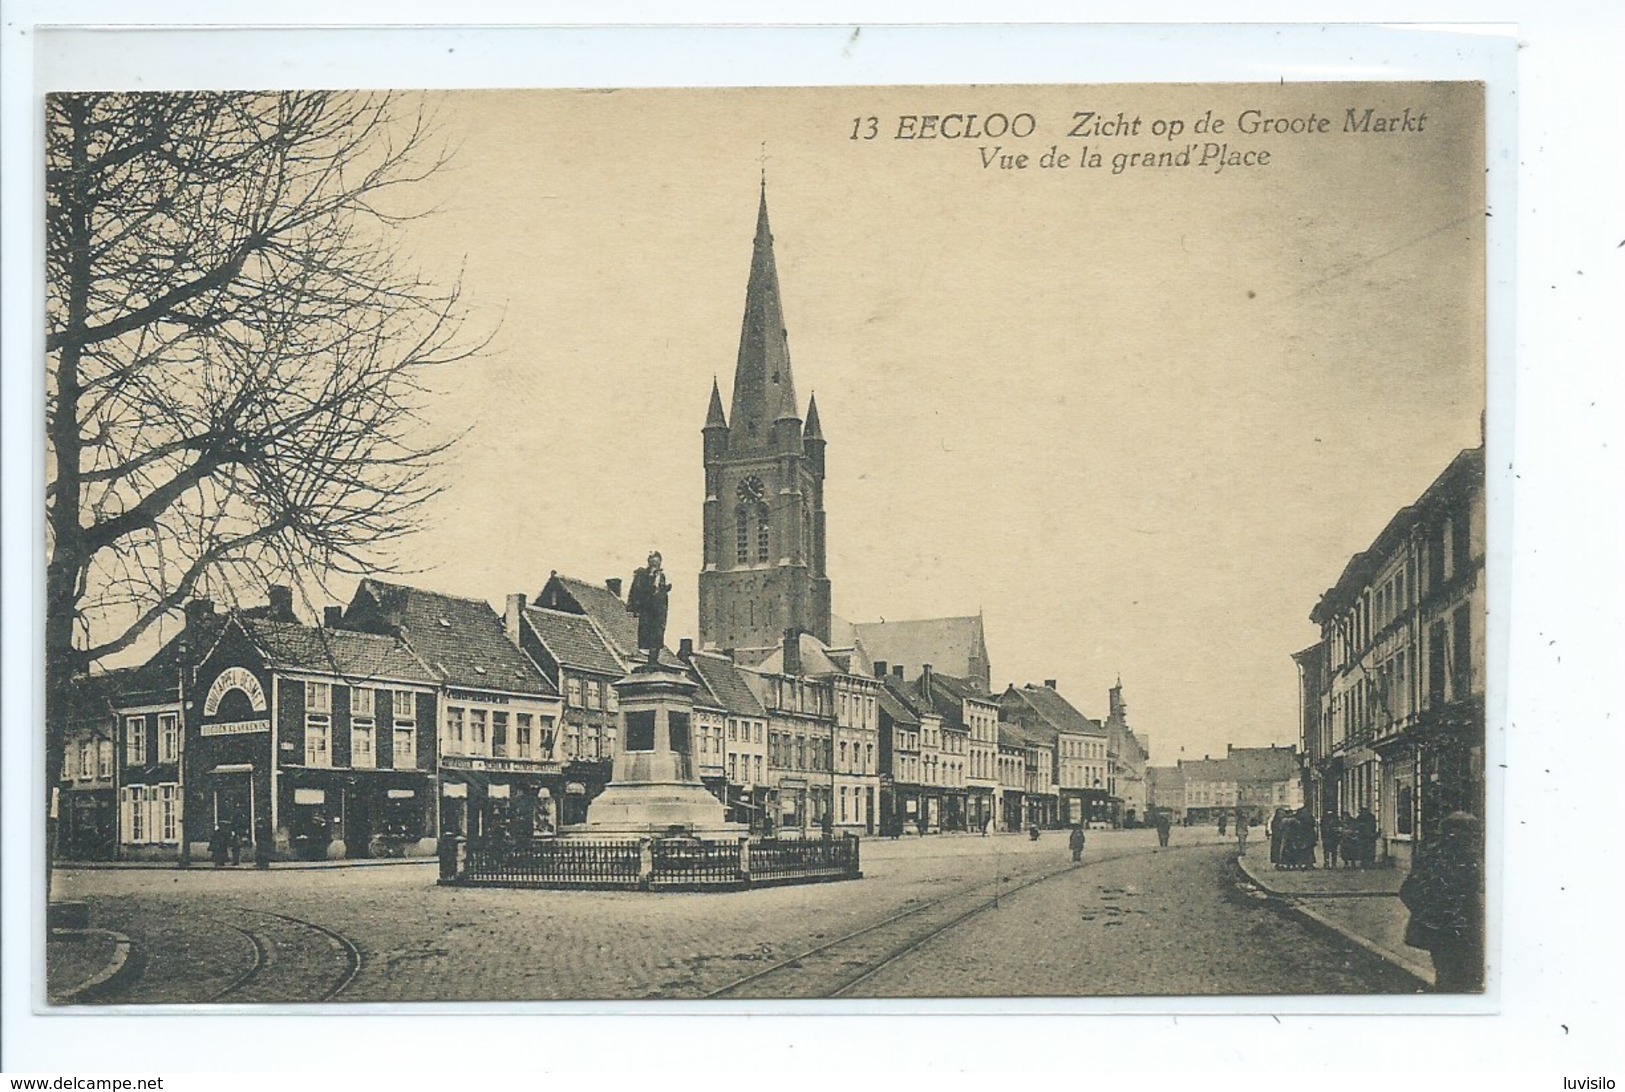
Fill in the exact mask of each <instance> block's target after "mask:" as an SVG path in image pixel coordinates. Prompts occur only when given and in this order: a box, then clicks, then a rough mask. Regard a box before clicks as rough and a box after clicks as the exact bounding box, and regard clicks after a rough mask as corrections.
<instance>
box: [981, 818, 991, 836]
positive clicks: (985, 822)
mask: <svg viewBox="0 0 1625 1092" xmlns="http://www.w3.org/2000/svg"><path fill="white" fill-rule="evenodd" d="M991 822H993V817H992V816H991V815H984V816H982V837H983V838H986V837H987V828H988V824H989V823H991Z"/></svg>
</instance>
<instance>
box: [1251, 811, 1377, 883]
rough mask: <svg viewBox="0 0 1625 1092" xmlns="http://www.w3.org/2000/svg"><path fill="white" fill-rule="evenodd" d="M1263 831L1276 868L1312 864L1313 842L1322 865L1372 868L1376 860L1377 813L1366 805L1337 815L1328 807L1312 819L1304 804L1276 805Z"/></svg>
mask: <svg viewBox="0 0 1625 1092" xmlns="http://www.w3.org/2000/svg"><path fill="white" fill-rule="evenodd" d="M1266 833H1267V834H1268V835H1269V839H1270V864H1272V865H1274V866H1275V867H1276V868H1277V869H1283V870H1287V871H1297V870H1301V869H1306V868H1314V867H1315V845H1316V843H1317V842H1318V843H1319V845H1320V848H1321V852H1322V854H1323V857H1322V864H1321V867H1322V868H1337V867H1339V866H1340V865H1341V867H1343V868H1372V867H1374V866H1375V865H1376V861H1377V817H1376V816H1374V815H1372V814H1371V809H1370V808H1361V809H1360V814H1358V815H1351V814H1349V813H1348V812H1344V813H1343V814H1342V815H1341V816H1340V815H1338V814H1337V812H1335V811H1331V810H1328V811H1327V812H1326V814H1325V815H1324V816H1322V817H1321V820H1320V822H1319V823H1318V824H1317V823H1316V822H1315V815H1314V812H1312V811H1310V810H1309V808H1308V807H1307V806H1305V807H1302V808H1299V809H1298V810H1297V811H1288V810H1287V809H1286V808H1276V809H1275V814H1274V815H1273V816H1272V817H1271V818H1270V821H1269V826H1268V829H1267V830H1266Z"/></svg>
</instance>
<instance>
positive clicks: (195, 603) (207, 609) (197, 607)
mask: <svg viewBox="0 0 1625 1092" xmlns="http://www.w3.org/2000/svg"><path fill="white" fill-rule="evenodd" d="M213 617H214V600H213V599H193V600H192V601H191V602H189V603H187V604H186V624H187V625H188V626H195V625H197V624H198V623H199V622H201V621H202V620H203V619H205V618H213Z"/></svg>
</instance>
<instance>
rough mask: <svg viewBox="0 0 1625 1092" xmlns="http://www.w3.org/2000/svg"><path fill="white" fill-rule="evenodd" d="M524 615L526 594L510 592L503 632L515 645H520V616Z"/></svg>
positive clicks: (503, 620)
mask: <svg viewBox="0 0 1625 1092" xmlns="http://www.w3.org/2000/svg"><path fill="white" fill-rule="evenodd" d="M524 613H525V593H524V592H510V593H509V594H508V605H507V608H506V609H505V610H503V612H502V631H503V632H504V633H506V634H507V635H508V640H510V641H512V642H513V643H514V644H515V645H517V644H519V616H520V615H522V614H524Z"/></svg>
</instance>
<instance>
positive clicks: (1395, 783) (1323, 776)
mask: <svg viewBox="0 0 1625 1092" xmlns="http://www.w3.org/2000/svg"><path fill="white" fill-rule="evenodd" d="M1484 470H1485V467H1484V448H1483V447H1482V446H1479V447H1476V448H1470V449H1467V450H1465V451H1462V452H1461V453H1459V454H1458V455H1457V456H1456V457H1455V458H1454V459H1453V460H1451V462H1450V464H1449V465H1448V466H1447V467H1445V469H1444V470H1443V471H1442V472H1441V473H1440V474H1439V476H1438V477H1437V478H1436V479H1435V480H1434V481H1433V483H1432V484H1431V485H1429V486H1428V487H1427V489H1426V490H1424V491H1423V492H1422V494H1421V495H1420V496H1419V497H1417V499H1416V500H1415V501H1413V502H1412V503H1410V504H1407V505H1406V506H1404V507H1403V508H1401V509H1399V510H1398V511H1397V512H1396V513H1395V514H1394V515H1393V517H1392V518H1391V519H1390V520H1389V521H1388V524H1387V526H1385V527H1384V528H1383V529H1382V531H1381V533H1379V534H1378V535H1377V537H1376V538H1375V539H1374V540H1373V541H1372V543H1371V544H1370V545H1369V546H1368V547H1367V548H1366V549H1364V550H1362V551H1361V552H1359V553H1357V554H1355V555H1354V556H1353V557H1351V558H1349V560H1348V562H1347V564H1346V565H1345V566H1344V568H1343V571H1342V573H1341V575H1340V576H1339V577H1338V579H1337V582H1336V583H1335V584H1334V585H1332V587H1331V588H1329V589H1327V591H1326V592H1325V593H1324V594H1323V595H1322V596H1321V597H1320V599H1319V601H1318V602H1317V603H1316V604H1315V606H1314V609H1313V611H1312V612H1311V614H1310V620H1311V621H1312V622H1314V624H1315V625H1317V626H1319V627H1320V638H1319V639H1318V640H1317V641H1315V642H1314V643H1313V644H1312V645H1310V646H1309V647H1307V648H1305V649H1303V650H1301V651H1299V652H1297V653H1295V654H1294V655H1293V659H1294V660H1295V661H1296V663H1297V665H1298V673H1299V680H1300V684H1301V685H1300V695H1301V708H1300V726H1301V733H1300V734H1301V739H1302V746H1303V753H1304V755H1303V762H1304V774H1303V795H1304V798H1305V802H1306V803H1307V804H1308V805H1309V807H1310V808H1312V809H1313V810H1314V813H1315V814H1316V815H1317V816H1319V815H1325V814H1326V813H1327V812H1335V813H1337V814H1339V815H1342V814H1349V815H1358V814H1359V813H1360V812H1361V811H1362V810H1366V811H1369V812H1370V813H1371V814H1372V816H1373V817H1374V818H1375V819H1376V824H1377V830H1378V845H1377V852H1378V854H1379V855H1380V856H1381V857H1383V858H1384V859H1386V860H1387V861H1389V862H1391V863H1394V864H1396V865H1399V866H1401V867H1408V866H1409V864H1410V862H1411V859H1412V855H1413V852H1414V850H1415V847H1416V846H1417V845H1418V844H1419V843H1420V842H1422V841H1424V840H1426V839H1427V838H1429V837H1432V836H1433V835H1434V834H1435V832H1436V831H1437V828H1438V823H1439V821H1440V820H1441V819H1443V818H1444V816H1446V815H1448V814H1450V813H1451V812H1455V811H1466V812H1469V813H1471V814H1472V815H1474V816H1477V817H1478V818H1479V820H1480V821H1482V820H1483V819H1484V818H1485V765H1484V739H1485V720H1484V718H1485V706H1484V684H1485V674H1486V673H1485V633H1484V626H1485V620H1486V617H1487V615H1486V601H1485V576H1484V572H1485V570H1484V564H1485V550H1486V541H1485V523H1484V511H1485V510H1484V500H1485V495H1484Z"/></svg>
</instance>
